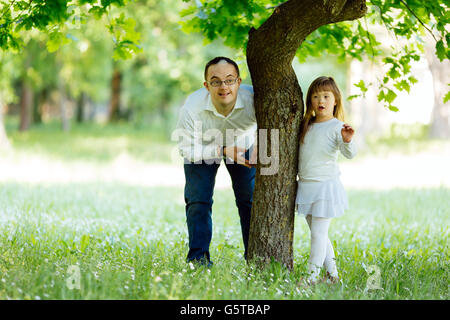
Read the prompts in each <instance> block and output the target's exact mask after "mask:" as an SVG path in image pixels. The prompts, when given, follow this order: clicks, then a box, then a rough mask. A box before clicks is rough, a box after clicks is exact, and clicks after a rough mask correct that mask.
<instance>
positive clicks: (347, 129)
mask: <svg viewBox="0 0 450 320" xmlns="http://www.w3.org/2000/svg"><path fill="white" fill-rule="evenodd" d="M354 133H355V130H353V128H352V127H351V126H349V125H348V124H346V123H344V126H343V127H342V129H341V134H342V140H344V142H345V143H349V142H350V141H352V137H353V134H354Z"/></svg>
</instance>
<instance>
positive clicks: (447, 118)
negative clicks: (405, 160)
mask: <svg viewBox="0 0 450 320" xmlns="http://www.w3.org/2000/svg"><path fill="white" fill-rule="evenodd" d="M435 45H436V41H434V39H432V38H431V36H428V37H427V41H426V50H425V52H426V55H425V56H426V59H427V61H428V65H429V68H430V71H431V75H432V76H433V89H434V107H433V111H432V114H431V125H430V137H431V138H440V139H448V138H450V103H448V102H447V103H444V96H445V94H446V93H447V91H448V84H449V83H450V75H449V70H450V62H449V60H448V59H445V60H444V61H440V60H439V59H438V57H437V56H436V54H435V50H436V49H435Z"/></svg>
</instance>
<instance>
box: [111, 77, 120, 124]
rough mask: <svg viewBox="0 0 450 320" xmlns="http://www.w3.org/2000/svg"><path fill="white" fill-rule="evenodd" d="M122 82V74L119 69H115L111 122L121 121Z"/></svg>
mask: <svg viewBox="0 0 450 320" xmlns="http://www.w3.org/2000/svg"><path fill="white" fill-rule="evenodd" d="M121 82H122V73H121V72H120V70H119V69H117V68H114V71H113V76H112V79H111V103H110V106H109V114H108V120H109V121H110V122H112V121H117V120H119V111H120V90H121Z"/></svg>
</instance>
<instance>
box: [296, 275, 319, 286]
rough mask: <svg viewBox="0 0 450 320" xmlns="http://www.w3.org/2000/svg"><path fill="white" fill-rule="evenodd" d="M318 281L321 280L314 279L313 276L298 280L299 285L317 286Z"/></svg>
mask: <svg viewBox="0 0 450 320" xmlns="http://www.w3.org/2000/svg"><path fill="white" fill-rule="evenodd" d="M317 283H319V280H316V281H314V280H313V279H311V278H303V277H302V278H300V279H299V281H298V282H297V285H298V286H299V287H312V286H315V285H316V284H317Z"/></svg>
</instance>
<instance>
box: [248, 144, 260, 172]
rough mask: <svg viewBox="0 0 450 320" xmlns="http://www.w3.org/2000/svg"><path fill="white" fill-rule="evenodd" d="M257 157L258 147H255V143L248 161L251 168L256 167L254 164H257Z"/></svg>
mask: <svg viewBox="0 0 450 320" xmlns="http://www.w3.org/2000/svg"><path fill="white" fill-rule="evenodd" d="M257 155H258V146H257V145H256V143H255V144H254V145H253V150H252V154H251V155H250V161H249V164H250V166H251V167H252V168H255V167H256V163H257V161H258V160H257Z"/></svg>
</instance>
